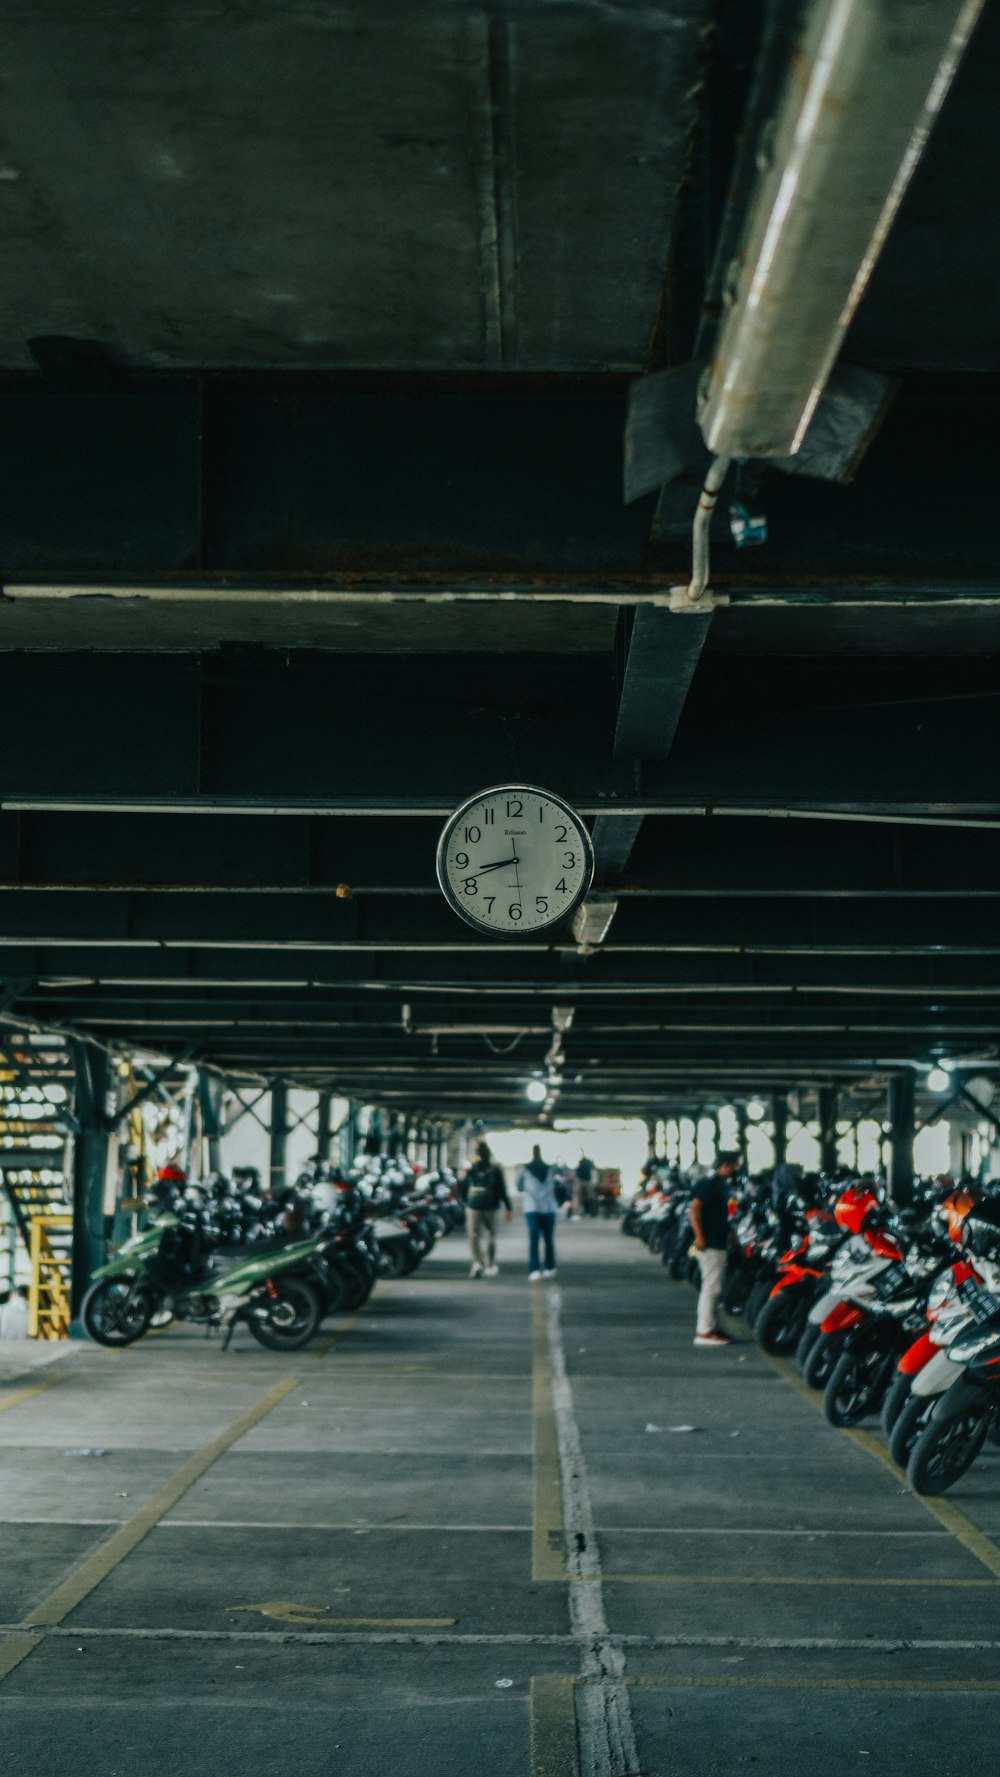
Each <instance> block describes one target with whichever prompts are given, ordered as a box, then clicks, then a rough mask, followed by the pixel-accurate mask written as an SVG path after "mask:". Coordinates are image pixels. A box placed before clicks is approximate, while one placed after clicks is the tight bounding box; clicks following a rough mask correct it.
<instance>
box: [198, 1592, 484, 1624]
mask: <svg viewBox="0 0 1000 1777" xmlns="http://www.w3.org/2000/svg"><path fill="white" fill-rule="evenodd" d="M329 1610H330V1606H329V1605H328V1604H297V1603H295V1602H294V1600H292V1599H290V1598H271V1599H268V1600H267V1601H266V1602H265V1603H264V1604H229V1605H227V1606H226V1613H227V1615H232V1616H241V1615H243V1614H244V1613H246V1614H248V1615H249V1614H256V1615H258V1616H262V1617H273V1618H274V1620H275V1622H278V1623H308V1624H310V1626H311V1627H312V1628H314V1629H325V1628H327V1627H330V1628H339V1629H360V1628H365V1629H453V1628H454V1626H455V1623H456V1622H457V1621H458V1619H457V1617H331V1616H330V1615H329Z"/></svg>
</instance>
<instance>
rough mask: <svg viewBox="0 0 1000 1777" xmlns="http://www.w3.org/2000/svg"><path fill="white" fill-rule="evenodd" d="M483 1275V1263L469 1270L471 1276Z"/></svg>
mask: <svg viewBox="0 0 1000 1777" xmlns="http://www.w3.org/2000/svg"><path fill="white" fill-rule="evenodd" d="M482 1275H483V1268H482V1266H481V1265H473V1267H472V1269H471V1271H470V1272H469V1276H470V1277H482Z"/></svg>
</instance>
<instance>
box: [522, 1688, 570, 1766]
mask: <svg viewBox="0 0 1000 1777" xmlns="http://www.w3.org/2000/svg"><path fill="white" fill-rule="evenodd" d="M575 1682H576V1681H575V1679H573V1678H560V1677H553V1676H551V1675H549V1676H546V1677H544V1678H533V1679H532V1681H531V1777H579V1771H580V1760H579V1755H578V1753H577V1743H576V1711H575V1708H574V1705H573V1687H574V1684H575Z"/></svg>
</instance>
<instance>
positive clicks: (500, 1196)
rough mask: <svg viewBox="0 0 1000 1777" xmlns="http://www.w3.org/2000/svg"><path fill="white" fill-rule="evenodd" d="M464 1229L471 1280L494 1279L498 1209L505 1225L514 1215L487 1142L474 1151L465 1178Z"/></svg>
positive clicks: (503, 1182) (504, 1184) (500, 1171)
mask: <svg viewBox="0 0 1000 1777" xmlns="http://www.w3.org/2000/svg"><path fill="white" fill-rule="evenodd" d="M464 1196H465V1225H466V1227H467V1229H468V1231H469V1250H470V1252H471V1254H472V1267H471V1269H470V1271H469V1276H470V1277H496V1276H497V1274H498V1272H499V1270H500V1267H499V1265H498V1264H497V1257H496V1255H497V1220H498V1217H499V1215H500V1210H501V1207H502V1208H503V1209H505V1210H506V1212H507V1220H508V1222H509V1221H510V1219H511V1216H512V1214H513V1211H512V1209H511V1207H510V1198H509V1197H508V1195H507V1181H506V1179H505V1178H504V1176H503V1171H502V1169H501V1168H500V1167H499V1166H498V1165H497V1163H496V1161H495V1160H494V1158H493V1155H492V1154H491V1152H490V1150H489V1147H488V1145H487V1143H486V1142H484V1141H481V1142H479V1144H478V1145H477V1147H476V1158H475V1160H474V1161H473V1163H472V1165H471V1166H470V1168H469V1170H468V1172H467V1173H466V1175H465V1186H464Z"/></svg>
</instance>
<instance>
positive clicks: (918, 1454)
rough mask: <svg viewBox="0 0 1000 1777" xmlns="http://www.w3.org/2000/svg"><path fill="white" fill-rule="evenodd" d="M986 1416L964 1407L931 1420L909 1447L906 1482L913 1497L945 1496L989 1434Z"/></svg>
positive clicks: (975, 1408) (984, 1411) (982, 1411)
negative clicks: (922, 1495) (917, 1495)
mask: <svg viewBox="0 0 1000 1777" xmlns="http://www.w3.org/2000/svg"><path fill="white" fill-rule="evenodd" d="M989 1424H990V1412H989V1408H988V1407H987V1406H986V1404H985V1402H984V1404H983V1405H982V1406H978V1405H976V1404H975V1403H973V1404H969V1403H967V1404H966V1405H965V1406H964V1407H956V1408H955V1410H954V1412H952V1413H947V1414H945V1415H943V1417H942V1418H940V1419H936V1418H935V1419H932V1420H931V1422H930V1424H929V1425H927V1426H925V1428H924V1430H923V1431H922V1432H921V1434H920V1436H919V1438H918V1439H917V1441H916V1443H915V1444H914V1446H913V1450H912V1452H911V1454H910V1460H909V1462H908V1464H907V1468H906V1479H907V1480H908V1481H909V1483H910V1486H911V1487H912V1488H913V1491H914V1493H927V1494H936V1493H947V1491H948V1488H949V1487H952V1486H954V1484H955V1482H956V1481H959V1480H961V1478H962V1476H963V1475H964V1474H965V1472H966V1470H967V1469H970V1468H971V1467H972V1465H973V1463H974V1462H975V1460H976V1457H977V1456H978V1455H979V1452H980V1450H981V1449H982V1447H983V1444H984V1443H985V1440H986V1433H987V1431H988V1430H989Z"/></svg>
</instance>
